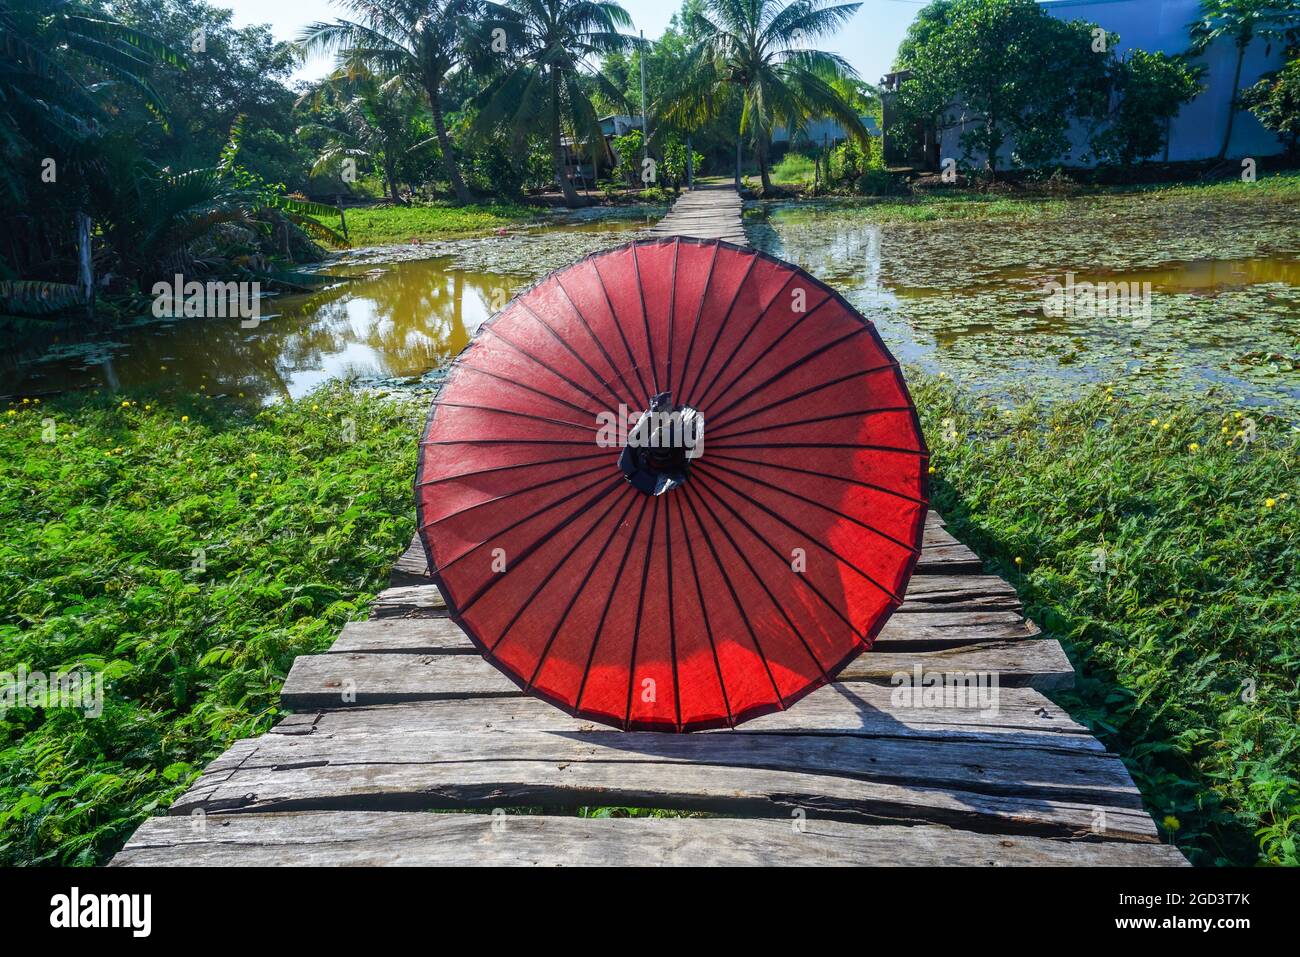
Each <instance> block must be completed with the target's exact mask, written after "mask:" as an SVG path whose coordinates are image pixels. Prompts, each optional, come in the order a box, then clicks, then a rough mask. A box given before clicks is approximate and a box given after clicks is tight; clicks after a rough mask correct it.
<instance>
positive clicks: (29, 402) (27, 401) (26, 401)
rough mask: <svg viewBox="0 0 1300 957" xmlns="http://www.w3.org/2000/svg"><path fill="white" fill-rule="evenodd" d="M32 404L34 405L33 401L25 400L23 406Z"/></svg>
mask: <svg viewBox="0 0 1300 957" xmlns="http://www.w3.org/2000/svg"><path fill="white" fill-rule="evenodd" d="M31 404H32V400H31V399H23V405H31Z"/></svg>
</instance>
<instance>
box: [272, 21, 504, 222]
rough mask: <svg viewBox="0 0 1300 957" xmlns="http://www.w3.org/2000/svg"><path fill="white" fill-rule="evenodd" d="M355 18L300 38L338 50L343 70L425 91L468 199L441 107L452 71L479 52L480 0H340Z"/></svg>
mask: <svg viewBox="0 0 1300 957" xmlns="http://www.w3.org/2000/svg"><path fill="white" fill-rule="evenodd" d="M338 2H339V3H340V5H341V6H343V7H344V8H345V9H347V10H348V11H349V12H350V13H351V14H352V16H353V18H354V19H350V20H349V19H338V20H335V21H334V22H333V23H321V22H317V23H312V24H310V25H308V26H307V27H306V28H305V29H304V30H303V32H302V34H301V35H300V36H299V37H298V43H299V45H300V46H301V48H302V49H303V50H304V51H305V52H330V53H336V54H337V55H338V57H339V59H340V61H341V63H340V66H341V67H342V68H343V69H345V70H346V69H349V68H351V69H356V68H357V67H365V68H366V69H367V70H369V71H370V72H372V73H374V74H377V75H379V76H384V77H393V76H396V77H400V78H401V81H402V82H403V83H405V84H408V85H409V86H410V87H411V88H412V89H416V90H420V91H422V92H423V93H424V95H425V97H426V98H427V99H428V102H429V110H430V113H431V114H432V116H433V128H434V132H435V135H436V136H437V139H438V146H439V148H440V149H441V150H442V159H443V164H444V165H445V166H446V170H447V180H448V182H450V184H451V190H452V193H453V194H455V197H456V201H457V202H460V203H468V202H469V201H470V199H471V197H470V193H469V190H468V188H466V186H465V180H464V178H463V177H462V176H461V174H460V168H459V166H458V165H457V163H456V152H455V150H454V148H453V147H452V142H451V136H450V135H449V134H448V132H447V121H446V117H445V113H444V108H443V97H444V94H445V89H446V87H447V85H448V83H450V82H451V81H452V79H453V78H454V76H455V74H456V73H458V72H459V71H461V70H463V69H464V68H465V67H466V66H467V65H469V63H470V62H471V61H472V60H473V59H474V58H475V57H476V56H478V55H481V54H482V50H483V44H482V43H480V42H479V41H480V40H483V39H484V34H483V29H484V21H483V18H482V12H483V8H484V6H485V4H484V3H483V2H481V0H338Z"/></svg>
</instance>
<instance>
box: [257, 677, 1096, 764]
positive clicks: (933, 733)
mask: <svg viewBox="0 0 1300 957" xmlns="http://www.w3.org/2000/svg"><path fill="white" fill-rule="evenodd" d="M893 693H894V689H892V688H888V687H885V686H881V685H873V684H869V683H863V684H856V685H846V684H838V683H837V684H833V685H829V686H827V687H825V688H819V689H818V690H816V691H814V692H813V693H812V694H810V695H808V697H806V698H804V699H803V700H802V701H800V702H798V704H796V705H795V706H794V707H792V708H790V709H789V710H788V711H778V712H775V713H773V714H767V715H763V716H761V717H758V718H754V719H753V720H751V721H747V722H745V723H744V724H743V725H741V726H740V727H738V728H736V729H735V730H734V731H707V732H701V733H703V734H791V733H798V734H825V735H839V734H844V735H852V736H855V737H896V738H917V739H923V740H952V741H964V742H970V741H980V742H984V743H996V744H1008V745H1013V744H1019V745H1033V746H1035V747H1040V748H1065V749H1068V750H1085V751H1101V750H1104V749H1103V748H1102V745H1101V742H1100V741H1098V740H1097V739H1096V738H1094V737H1092V735H1091V734H1089V733H1088V730H1087V729H1086V728H1084V727H1083V726H1082V725H1080V724H1078V723H1077V722H1075V721H1074V720H1072V719H1071V718H1070V716H1069V715H1068V714H1066V713H1065V712H1064V711H1063V710H1062V709H1061V708H1059V707H1058V706H1057V705H1056V704H1055V703H1053V702H1052V701H1049V700H1048V699H1047V698H1045V697H1043V695H1042V694H1040V693H1039V692H1037V691H1035V690H1033V689H1032V688H999V689H998V697H997V706H996V708H982V707H980V706H979V705H978V703H977V702H976V701H974V700H968V701H967V702H964V703H962V702H957V701H950V702H948V703H944V702H943V701H942V700H935V701H931V702H928V703H927V702H924V701H919V702H917V703H916V706H913V707H903V706H901V703H895V702H894V701H893V700H891V698H892V697H893ZM602 727H603V725H599V724H596V723H595V722H592V721H588V720H586V719H582V718H573V717H570V716H569V715H567V714H565V713H564V712H563V711H561V710H560V709H559V708H556V707H554V706H553V705H550V704H548V703H546V702H545V701H541V700H539V699H537V698H531V697H523V696H521V697H518V698H460V699H448V700H440V701H421V702H416V703H409V704H391V705H374V706H370V707H364V706H363V707H354V708H345V709H319V710H307V711H303V712H300V713H298V714H293V715H289V716H287V717H285V718H284V719H282V720H281V721H280V723H279V724H277V725H276V726H275V728H273V729H272V731H271V733H272V734H292V735H304V734H336V733H343V734H352V735H357V734H384V733H392V734H397V735H406V734H425V733H429V732H435V731H442V732H449V733H450V732H455V733H460V732H488V731H499V732H509V731H516V730H519V731H554V732H567V731H594V730H600V729H601V728H602Z"/></svg>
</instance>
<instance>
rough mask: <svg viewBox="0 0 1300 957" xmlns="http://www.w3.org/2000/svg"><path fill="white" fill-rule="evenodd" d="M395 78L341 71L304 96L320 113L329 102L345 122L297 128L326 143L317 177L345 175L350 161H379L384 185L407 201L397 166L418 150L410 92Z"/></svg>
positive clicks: (316, 168) (302, 134) (397, 198)
mask: <svg viewBox="0 0 1300 957" xmlns="http://www.w3.org/2000/svg"><path fill="white" fill-rule="evenodd" d="M399 79H400V77H393V78H391V79H389V80H387V81H385V82H382V83H381V82H379V80H378V79H377V78H376V77H373V76H371V75H370V74H369V73H362V74H359V75H354V76H351V77H349V76H346V75H343V74H335V75H334V76H331V77H329V78H328V79H327V80H326V81H325V82H323V83H322V84H321V85H320V86H319V87H318V88H317V89H316V90H315V91H314V92H313V93H309V94H306V95H304V96H303V97H301V98H299V100H298V105H300V106H301V105H303V104H304V102H307V101H310V103H311V109H312V112H313V113H317V114H318V113H320V112H321V110H322V108H323V107H324V106H325V105H326V103H327V102H328V103H330V104H331V105H333V107H334V109H335V111H336V113H337V116H338V121H339V125H337V126H330V125H327V124H325V123H321V122H316V121H313V122H311V123H304V124H303V125H302V126H299V127H298V129H297V130H296V132H297V134H298V136H300V137H303V138H308V137H315V138H317V139H319V140H321V141H323V146H322V148H321V150H320V153H319V154H318V155H317V157H316V162H315V163H314V164H313V166H312V168H311V174H312V175H313V176H320V175H323V174H333V175H334V176H339V175H340V171H341V169H342V167H343V164H344V162H345V161H346V160H349V159H351V160H353V161H354V162H355V161H356V160H367V161H369V162H372V163H374V164H375V165H376V166H377V167H378V168H379V171H380V172H381V173H382V174H383V177H384V188H385V189H386V190H387V191H388V197H389V199H391V200H392V201H393V202H394V203H399V204H400V203H402V198H401V196H400V195H399V194H398V192H397V164H398V160H399V159H400V158H401V156H402V154H403V153H405V152H407V151H408V150H410V149H411V148H412V146H413V145H415V144H413V143H412V139H413V137H411V135H410V124H409V123H408V122H407V118H408V116H409V115H410V111H409V109H408V108H409V106H410V103H409V101H408V99H407V96H408V94H407V93H406V92H405V91H404V90H402V89H401V88H400V84H399V83H397V82H396V81H397V80H399Z"/></svg>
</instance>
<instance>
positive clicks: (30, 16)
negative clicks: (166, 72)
mask: <svg viewBox="0 0 1300 957" xmlns="http://www.w3.org/2000/svg"><path fill="white" fill-rule="evenodd" d="M159 64H169V65H171V66H175V67H177V68H183V63H182V62H181V59H180V56H179V55H178V54H177V53H176V52H175V51H173V50H172V49H171V48H169V47H168V46H167V45H166V44H164V43H162V42H161V41H159V40H157V39H155V38H154V37H152V36H150V35H149V34H147V33H144V32H142V31H140V30H136V29H134V28H132V27H129V26H126V25H125V24H122V23H119V22H117V21H115V20H112V19H109V18H107V17H105V16H103V14H102V12H101V11H99V10H96V9H94V8H91V7H88V6H83V5H82V4H80V3H75V2H70V0H22V2H18V3H15V2H12V0H0V199H3V200H4V201H5V202H4V204H3V205H4V208H12V209H21V208H22V207H23V205H24V203H25V202H26V200H27V199H28V197H29V195H30V193H31V190H30V185H29V184H30V182H31V179H32V178H31V176H30V173H29V170H30V165H29V164H30V161H31V158H32V157H42V158H43V166H42V173H43V175H44V174H45V173H48V174H49V175H50V176H51V177H52V178H51V179H50V180H48V182H49V183H51V184H53V183H58V184H60V185H59V188H58V190H57V191H50V190H46V192H45V193H44V195H43V198H42V202H41V204H40V209H39V212H38V213H37V214H36V215H34V216H24V217H21V218H20V219H19V220H18V221H17V222H13V221H11V222H10V223H7V224H6V230H5V231H6V232H7V233H9V237H8V238H9V242H10V249H11V250H12V256H13V260H14V261H13V262H12V263H10V264H9V266H10V268H11V269H12V270H13V271H22V269H23V266H24V260H26V259H30V258H31V255H30V249H32V248H35V249H39V248H40V241H39V234H40V233H41V232H42V231H45V233H46V235H50V236H56V237H59V238H64V237H65V236H66V235H67V233H66V231H67V229H68V227H69V226H71V229H72V233H73V234H74V235H75V238H73V239H72V241H73V242H74V243H75V245H76V247H77V267H78V268H77V272H78V284H77V289H78V292H77V293H76V296H77V297H78V298H79V299H80V300H81V301H84V302H85V303H86V304H87V307H88V308H93V290H94V272H93V267H92V261H91V260H92V249H91V236H92V228H91V220H90V216H89V214H88V212H87V210H88V203H89V202H90V200H91V197H90V195H89V191H88V190H87V188H86V185H85V184H86V183H87V181H88V180H89V179H90V178H91V176H90V175H89V174H91V173H93V172H94V170H93V169H92V167H93V166H94V164H95V163H96V160H97V157H96V156H95V149H96V146H97V142H98V140H99V139H100V137H101V136H102V134H103V130H104V126H105V121H107V120H108V119H109V118H110V117H111V115H112V113H113V111H114V109H115V108H119V107H120V106H121V105H122V98H121V97H120V95H118V94H119V93H120V91H121V90H123V89H125V88H131V89H133V90H134V91H135V92H136V94H137V95H138V96H139V97H140V98H141V99H142V100H143V102H144V104H145V106H146V107H147V108H148V109H149V110H150V111H151V112H152V113H153V114H154V115H155V116H156V117H157V118H159V119H160V120H162V121H163V122H164V124H165V122H166V121H165V116H166V108H165V105H164V104H163V102H162V99H161V98H160V97H159V96H158V94H157V92H156V91H155V90H154V88H153V86H152V85H151V84H150V82H149V81H150V75H151V73H152V71H153V69H154V67H155V66H157V65H159ZM47 163H48V164H52V165H49V166H45V165H44V164H47ZM0 266H3V261H0ZM44 286H46V287H48V286H49V284H44ZM66 292H67V290H65V293H66ZM48 294H49V289H48V288H46V289H45V292H44V293H42V295H43V296H48ZM12 299H14V296H13V289H12V287H11V288H10V289H9V293H7V294H6V295H5V297H4V300H5V301H6V302H9V304H10V306H12V302H10V300H12Z"/></svg>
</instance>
